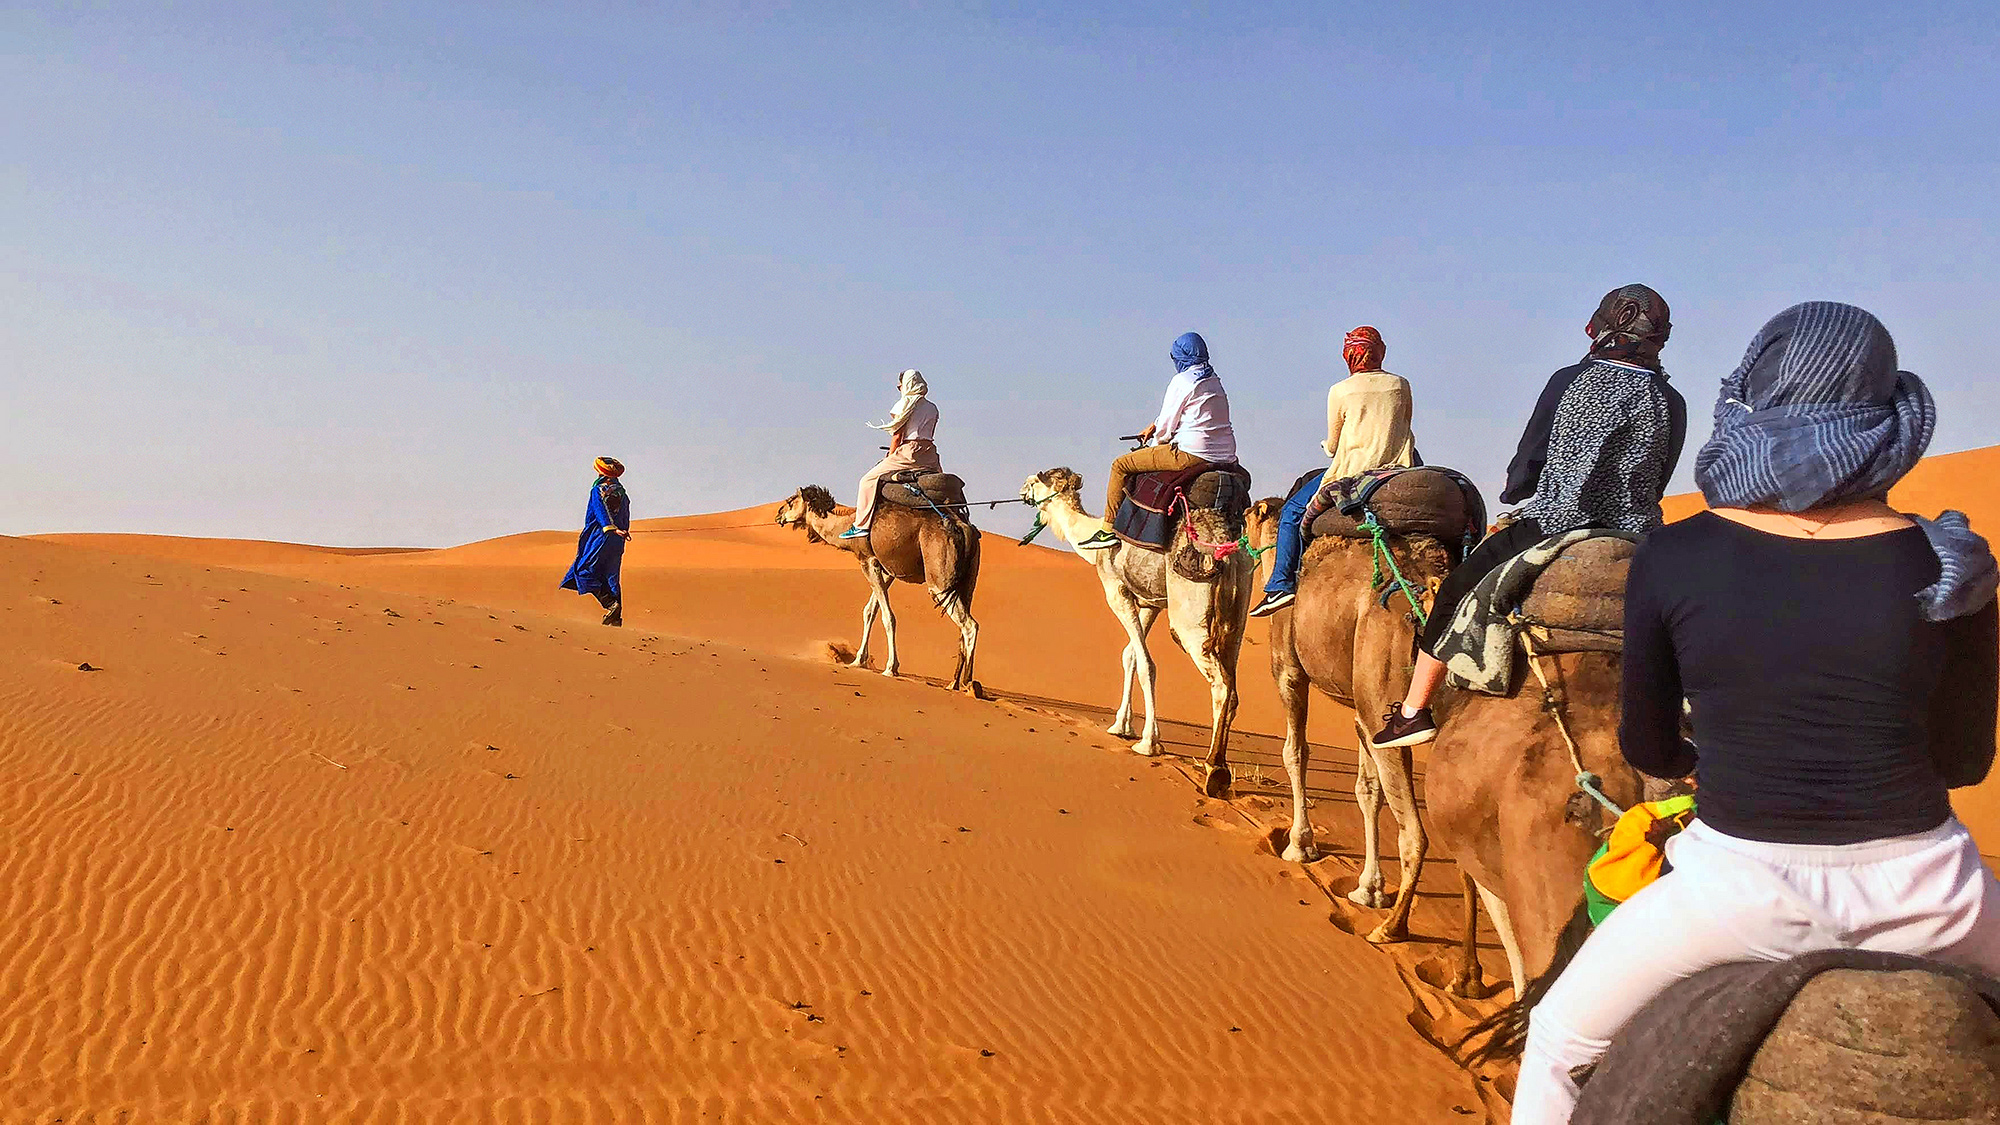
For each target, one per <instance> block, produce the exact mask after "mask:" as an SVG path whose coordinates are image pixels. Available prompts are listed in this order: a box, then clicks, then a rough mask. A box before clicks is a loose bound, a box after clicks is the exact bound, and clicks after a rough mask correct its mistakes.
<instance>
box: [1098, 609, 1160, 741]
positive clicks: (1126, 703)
mask: <svg viewBox="0 0 2000 1125" xmlns="http://www.w3.org/2000/svg"><path fill="white" fill-rule="evenodd" d="M1119 596H1122V595H1114V597H1119ZM1107 600H1110V599H1107ZM1125 600H1126V601H1128V602H1129V601H1130V599H1129V598H1126V599H1125ZM1118 604H1119V603H1118V602H1117V601H1115V600H1113V601H1112V612H1113V613H1117V614H1118V620H1119V623H1120V624H1125V616H1124V614H1123V613H1122V612H1121V611H1120V610H1119V608H1118ZM1131 605H1132V612H1133V614H1135V615H1136V617H1137V621H1138V633H1137V635H1136V638H1133V636H1132V627H1131V626H1130V625H1126V633H1127V636H1128V639H1127V640H1126V642H1125V648H1124V651H1122V652H1121V653H1119V659H1120V660H1122V661H1123V662H1124V668H1125V675H1124V678H1122V679H1121V680H1119V681H1118V687H1119V695H1118V713H1117V714H1116V715H1113V716H1112V717H1111V725H1110V726H1109V727H1107V728H1105V732H1104V733H1106V734H1108V735H1111V736H1112V737H1113V738H1131V737H1132V736H1133V734H1132V683H1133V681H1134V680H1137V679H1138V678H1139V661H1140V659H1141V657H1143V656H1144V655H1145V653H1146V637H1147V635H1148V634H1150V633H1151V632H1152V631H1153V621H1154V619H1155V618H1157V617H1158V616H1159V615H1160V611H1159V610H1157V609H1148V608H1146V607H1145V606H1142V605H1139V604H1138V603H1136V602H1133V603H1131ZM1148 710H1149V711H1150V710H1151V706H1150V705H1148Z"/></svg>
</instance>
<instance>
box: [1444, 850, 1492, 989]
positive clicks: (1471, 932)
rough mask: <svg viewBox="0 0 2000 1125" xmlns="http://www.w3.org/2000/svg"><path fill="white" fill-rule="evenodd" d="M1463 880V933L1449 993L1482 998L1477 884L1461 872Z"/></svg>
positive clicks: (1483, 986) (1483, 983)
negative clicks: (1456, 970)
mask: <svg viewBox="0 0 2000 1125" xmlns="http://www.w3.org/2000/svg"><path fill="white" fill-rule="evenodd" d="M1459 878H1461V879H1463V880H1464V881H1465V934H1464V940H1463V941H1462V942H1461V943H1460V945H1459V947H1458V952H1459V960H1458V972H1457V973H1456V974H1454V975H1453V976H1452V978H1451V994H1452V995H1453V996H1462V997H1465V998H1466V999H1469V1000H1479V999H1483V998H1484V997H1485V995H1486V980H1485V975H1484V973H1482V972H1481V970H1480V967H1479V884H1477V883H1475V882H1473V881H1472V876H1470V875H1467V874H1465V873H1463V872H1461V873H1460V874H1459Z"/></svg>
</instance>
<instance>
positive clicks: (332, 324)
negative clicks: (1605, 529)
mask: <svg viewBox="0 0 2000 1125" xmlns="http://www.w3.org/2000/svg"><path fill="white" fill-rule="evenodd" d="M341 7H342V6H341V5H329V6H312V7H308V6H302V5H297V6H295V5H291V4H285V3H273V4H265V5H230V6H220V5H217V6H210V5H203V4H176V5H171V6H168V5H140V4H125V5H120V4H109V5H103V6H98V7H86V6H83V5H63V6H61V7H60V8H54V7H51V8H49V9H47V10H43V11H36V10H33V8H32V7H22V6H18V5H10V6H8V8H7V9H6V10H5V11H4V12H0V104H4V106H5V109H4V110H0V390H4V414H0V532H4V533H28V532H38V531H58V530H100V531H108V530H116V531H145V532H170V533H178V534H198V535H229V536H252V537H258V538H281V539H293V540H306V541H313V542H322V543H346V544H363V543H366V544H391V543H393V544H413V545H434V544H446V543H454V542H462V541H466V540H471V539H477V538H484V537H488V536H495V535H502V534H508V533H511V532H515V531H520V530H526V529H530V528H538V527H565V526H571V527H573V526H576V525H577V523H578V522H579V521H580V518H581V514H582V508H583V504H584V500H585V498H586V493H587V490H588V487H589V484H590V480H591V475H592V474H591V470H590V459H591V457H592V456H593V455H595V454H598V453H610V454H613V455H616V456H619V457H621V458H623V459H624V460H625V462H626V463H627V465H628V466H629V469H630V471H629V472H628V474H627V477H626V481H627V484H628V486H629V487H630V489H631V491H632V493H633V496H634V504H635V508H636V511H637V514H638V515H640V516H652V515H666V514H673V513H684V512H694V511H709V510H717V509H724V508H733V507H739V506H743V505H748V504H752V503H758V502H764V501H769V500H775V499H777V498H779V497H780V496H782V495H784V494H785V493H787V492H789V491H790V490H791V489H792V488H794V487H796V486H797V485H799V484H802V483H815V482H816V483H823V484H827V485H830V486H832V487H834V488H835V490H836V492H837V493H838V494H840V495H842V496H846V495H847V494H848V493H849V492H851V490H852V488H853V481H854V479H855V478H856V477H857V476H858V475H859V474H860V473H861V471H862V470H863V469H865V468H866V467H867V466H868V465H869V464H870V463H871V462H872V460H873V458H874V457H875V455H876V454H875V446H876V445H877V444H878V440H879V436H880V435H878V434H876V433H875V432H874V431H870V430H868V429H865V428H863V425H862V423H863V422H865V421H869V420H879V419H880V418H881V417H882V416H884V415H885V414H886V413H887V411H888V408H889V406H890V404H891V402H892V401H893V399H894V397H895V395H894V391H895V388H894V377H895V373H896V372H897V371H899V370H900V369H902V368H904V367H917V368H921V369H922V370H923V371H924V372H925V374H926V375H927V377H928V378H929V380H930V385H931V387H932V393H933V397H934V399H935V400H936V401H937V402H938V404H939V406H940V408H941V409H942V411H943V417H944V421H943V424H942V426H941V428H940V431H939V440H940V445H941V447H942V450H943V453H944V456H945V460H946V463H947V465H948V467H950V468H952V469H954V470H956V471H958V472H960V473H961V474H963V475H964V476H965V477H966V478H967V481H968V484H969V489H970V491H971V492H972V493H973V494H974V495H975V496H977V497H998V496H1006V495H1011V494H1013V493H1014V492H1015V491H1016V490H1017V489H1018V488H1019V485H1020V482H1021V480H1022V478H1023V477H1024V476H1026V475H1027V474H1029V473H1030V472H1033V471H1035V470H1038V469H1042V468H1046V467H1049V466H1051V465H1057V464H1069V465H1073V466H1075V467H1076V468H1078V469H1079V470H1081V471H1082V472H1083V473H1084V475H1085V477H1086V478H1087V479H1088V481H1089V483H1090V484H1091V486H1092V487H1093V488H1095V487H1097V486H1098V484H1099V483H1100V482H1101V481H1102V480H1103V472H1104V464H1105V463H1106V462H1107V461H1108V459H1109V458H1110V457H1111V456H1113V455H1114V454H1115V453H1117V452H1118V451H1119V450H1120V448H1121V446H1120V445H1119V443H1118V442H1117V441H1116V440H1115V438H1116V436H1117V435H1118V434H1122V433H1130V432H1132V431H1134V430H1136V429H1138V428H1139V427H1140V426H1142V425H1143V424H1144V423H1145V422H1146V421H1148V420H1149V419H1150V417H1151V415H1152V413H1153V411H1154V409H1155V408H1156V407H1157V405H1158V401H1159V396H1160V393H1161V391H1162V389H1163V387H1164V384H1165V381H1166V379H1167V378H1168V376H1170V375H1171V374H1172V367H1171V365H1170V364H1169V362H1168V359H1167V352H1168V346H1169V344H1170V343H1171V341H1172V340H1173V338H1174V336H1176V335H1178V334H1179V333H1181V332H1183V331H1186V330H1189V329H1193V330H1197V331H1200V332H1201V333H1203V334H1204V335H1205V336H1206V337H1207V338H1208V341H1209V344H1210V347H1211V350H1212V353H1213V356H1214V360H1215V366H1216V368H1217V370H1218V371H1220V372H1221V374H1222V376H1223V378H1224V380H1225V382H1226V384H1227V386H1228V387H1229V390H1230V395H1231V400H1232V404H1233V408H1234V412H1235V417H1236V422H1237V429H1238V434H1239V440H1240V442H1241V445H1242V448H1243V454H1244V461H1245V463H1246V464H1247V465H1248V466H1249V467H1250V468H1251V469H1252V470H1253V471H1254V472H1255V473H1256V474H1257V476H1258V479H1259V488H1258V491H1259V492H1260V494H1261V493H1268V492H1274V491H1277V490H1278V489H1279V488H1280V487H1282V485H1283V484H1285V483H1288V482H1289V481H1290V480H1291V479H1292V478H1293V477H1294V476H1296V475H1297V474H1299V473H1300V472H1303V471H1304V470H1306V469H1308V468H1310V467H1312V466H1313V465H1314V464H1315V463H1318V462H1320V461H1321V455H1320V453H1319V449H1318V444H1317V443H1318V442H1319V440H1320V439H1321V438H1322V437H1323V436H1324V432H1323V430H1324V397H1325V390H1326V387H1327V385H1328V383H1329V382H1330V381H1331V380H1333V379H1334V378H1336V377H1338V376H1339V375H1342V374H1344V373H1345V368H1344V367H1343V366H1342V364H1341V363H1340V355H1339V353H1340V340H1341V336H1342V334H1343V333H1344V332H1345V331H1346V330H1347V329H1348V328H1350V327H1352V326H1353V325H1355V324H1360V323H1370V324H1374V325H1376V326H1377V327H1379V328H1380V329H1381V331H1382V333H1383V335H1384V336H1385V337H1386V338H1387V340H1388V343H1389V357H1388V364H1387V366H1388V367H1389V369H1390V370H1393V371H1396V372H1399V373H1401V374H1404V375H1406V376H1408V377H1409V378H1410V379H1411V381H1412V382H1413V383H1414V384H1415V387H1416V394H1417V427H1418V441H1419V444H1420V445H1421V447H1422V449H1423V451H1424V453H1425V455H1426V456H1427V457H1428V458H1429V459H1430V460H1431V461H1433V462H1436V463H1440V464H1447V465H1451V466H1454V467H1457V468H1460V469H1463V470H1464V471H1466V472H1467V473H1469V474H1470V475H1472V476H1473V477H1474V478H1475V479H1477V480H1479V481H1480V482H1482V484H1486V485H1488V486H1495V487H1497V482H1498V481H1499V480H1500V478H1501V476H1502V473H1503V471H1504V468H1505V465H1506V462H1507V458H1508V456H1509V455H1510V453H1511V451H1512V447H1513V444H1514V442H1515V441H1516V440H1517V437H1518V435H1519V431H1520V427H1521V424H1522V422H1523V421H1524V420H1525V418H1526V415H1527V412H1528V409H1529V407H1530V406H1531V405H1532V403H1533V401H1534V398H1535V395H1536V394H1537V392H1538V391H1539V390H1540V388H1541V385H1542V384H1543V382H1544V381H1545V380H1546V379H1547V377H1548V375H1549V374H1550V373H1551V372H1552V371H1553V370H1555V369H1556V368H1558V367H1561V366H1563V365H1565V364H1567V363H1570V362H1573V361H1575V360H1576V359H1577V358H1578V357H1579V356H1580V355H1581V353H1582V350H1583V347H1584V344H1585V340H1584V336H1583V332H1582V327H1583V323H1584V321H1585V319H1586V318H1587V317H1588V315H1589V313H1590V311H1591V309H1592V308H1593V307H1594V306H1595V304H1596V301H1597V299H1598V297H1600V296H1601V295H1602V294H1603V293H1604V291H1605V290H1607V289H1609V288H1611V287H1612V286H1615V285H1618V284H1622V283H1625V282H1628V281H1643V282H1646V283H1648V284H1651V285H1653V286H1654V287H1656V288H1658V289H1659V290H1660V291H1661V292H1662V293H1663V294H1664V295H1665V296H1666V297H1667V299H1668V301H1669V302H1670V303H1671V304H1672V306H1673V312H1674V323H1675V331H1674V337H1673V340H1672V342H1671V343H1670V344H1669V345H1668V347H1667V350H1666V353H1665V360H1666V364H1667V368H1668V371H1669V373H1670V374H1672V375H1673V376H1674V378H1675V381H1676V383H1677V385H1679V386H1680V387H1681V388H1682V390H1683V392H1684V393H1685V394H1686V395H1687V397H1688V399H1689V402H1690V406H1691V413H1692V414H1693V415H1694V417H1695V419H1696V424H1695V427H1694V430H1695V432H1694V433H1693V434H1691V435H1690V443H1689V453H1688V455H1687V457H1686V458H1684V460H1683V465H1682V471H1681V474H1680V478H1679V480H1680V483H1681V484H1682V485H1684V486H1685V485H1686V483H1687V481H1688V477H1689V473H1688V465H1689V464H1690V463H1691V462H1692V457H1693V450H1694V448H1695V447H1696V443H1698V442H1699V441H1700V440H1701V438H1702V437H1703V435H1704V434H1705V433H1706V430H1707V424H1706V419H1707V417H1708V414H1709V411H1710V407H1711V404H1712V401H1713V396H1714V388H1715V385H1716V381H1717V379H1718V378H1719V377H1720V376H1721V375H1723V374H1724V373H1726V372H1727V371H1728V370H1729V369H1730V368H1731V367H1732V366H1734V364H1735V362H1736V360H1737V358H1738V357H1739V356H1740V355H1741V352H1742V349H1743V347H1744V345H1745V344H1746V343H1747V342H1748V341H1749V338H1750V336H1751V334H1752V333H1753V332H1754V331H1755V330H1756V328H1757V327H1758V325H1759V324H1761V323H1762V322H1763V321H1764V320H1765V319H1766V318H1768V317H1769V316H1770V315H1771V314H1773V313H1775V312H1777V311H1778V310H1779V309H1781V308H1783V307H1785V306H1787V305H1789V304H1792V303H1793V302H1796V301H1799V300H1805V299H1812V298H1824V299H1833V300H1844V301H1852V302H1854V303H1857V304H1860V305H1863V306H1865V307H1867V308H1870V309H1872V310H1874V311H1875V312H1876V313H1878V314H1879V315H1880V316H1881V317H1882V318H1883V320H1884V321H1885V322H1886V323H1887V324H1888V326H1889V328H1890V331H1891V332H1893V333H1894V334H1895V336H1896V339H1897V342H1898V345H1899V346H1900V349H1901V352H1902V359H1903V364H1904V366H1905V367H1908V368H1910V369H1911V370H1914V371H1916V372H1918V373H1919V374H1921V375H1923V376H1924V377H1925V378H1926V379H1927V380H1928V381H1929V382H1930V384H1931V386H1932V388H1933V389H1934V390H1935V392H1936V394H1937V397H1938V399H1939V403H1940V409H1941V412H1942V422H1941V426H1940V432H1939V437H1938V441H1937V443H1936V444H1935V445H1934V447H1933V448H1934V450H1935V451H1939V452H1942V451H1946V450H1951V449H1959V448H1967V447H1972V446H1979V445H1987V444H1993V443H1995V442H2000V413H1996V409H2000V383H1996V379H1995V375H1996V373H2000V364H1996V361H1995V347H1994V344H1993V341H1991V340H1989V339H1988V338H1987V337H1988V336H1989V335H1991V334H1993V333H1994V331H1995V327H1996V323H2000V298H1996V296H1995V294H1996V292H2000V192H1996V185H2000V113H1996V110H2000V5H1997V4H1995V3H1993V2H1992V0H1968V2H1964V3H1957V2H1939V3H1925V2H1921V0H1918V2H1906V3H1891V4H1883V3H1880V2H1876V0H1870V2H1867V3H1850V2H1845V0H1833V2H1828V3H1822V4H1818V5H1810V6H1809V5H1800V4H1795V3H1783V4H1779V3H1756V2H1749V3H1745V2H1737V3H1728V4H1671V3H1670V4H1656V5H1636V6H1624V7H1619V6H1613V7H1608V8H1607V7H1603V6H1597V7H1592V6H1589V5H1576V4H1570V3H1564V4H1558V3H1548V2H1542V0H1535V2H1527V3H1478V4H1451V3H1431V4H1422V5H1393V4H1365V5H1363V4H1352V5H1333V4H1301V5H1295V4H1289V3H1259V4H1241V5H1229V4H1178V5H1165V4H1161V5H1129V4H1117V5H1089V6H1086V5H1069V4H1065V5H1047V6H1039V7H1037V6H1029V5H1022V6H1007V7H995V8H991V9H983V10H982V9H977V8H975V7H974V6H971V5H948V4H927V3H905V4H897V5H887V4H884V5H879V6H864V5H831V4H828V5H819V4H807V5H797V6H794V7H791V8H787V7H784V6H780V5H758V4H746V5H721V4H698V5H690V6H679V5H667V6H660V7H654V6H639V5H612V4H603V5H586V4H563V5H523V6H510V5H504V4H490V5H476V6H474V5H464V4H452V5H434V6H432V7H431V8H430V10H429V11H428V12H419V13H417V14H408V13H399V12H397V11H395V10H394V9H395V8H397V7H398V6H395V5H353V6H352V7H351V10H347V11H342V10H340V9H341ZM410 7H416V6H414V5H412V6H410ZM835 9H839V10H838V11H836V10H835ZM983 522H986V523H987V524H988V526H990V527H994V528H996V529H999V530H1003V531H1011V530H1018V529H1019V528H1020V527H1021V526H1023V525H1024V524H1025V523H1026V517H1025V515H1024V514H1023V513H1021V512H1020V511H1019V510H1018V509H1016V510H1013V511H1008V510H1005V509H1003V510H1002V511H1001V512H1000V513H997V514H996V515H995V516H994V517H993V518H992V519H991V520H986V521H983Z"/></svg>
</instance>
